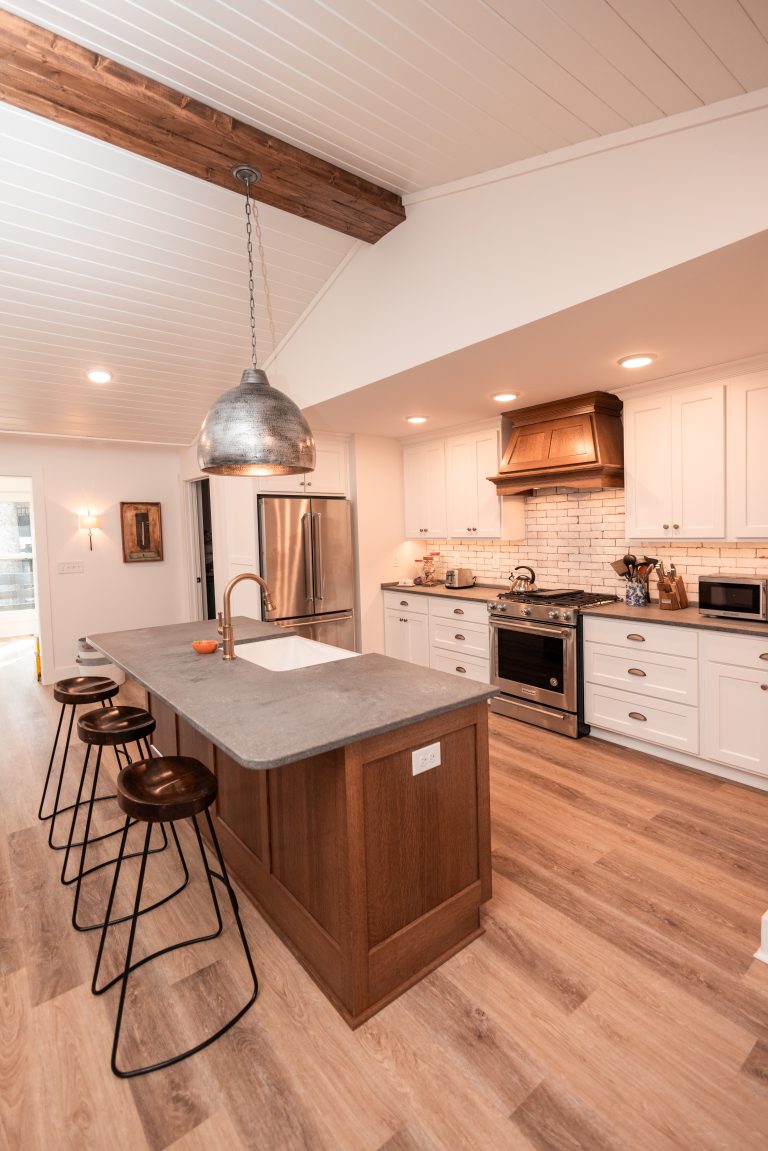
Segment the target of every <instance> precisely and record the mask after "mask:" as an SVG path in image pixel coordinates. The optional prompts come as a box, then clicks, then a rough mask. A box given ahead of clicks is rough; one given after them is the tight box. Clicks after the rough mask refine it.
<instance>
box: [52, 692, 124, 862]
mask: <svg viewBox="0 0 768 1151" xmlns="http://www.w3.org/2000/svg"><path fill="white" fill-rule="evenodd" d="M119 691H120V688H119V687H118V686H117V684H116V683H115V682H114V681H113V680H111V679H107V678H106V677H105V676H96V675H77V676H74V677H73V678H72V679H60V680H58V681H57V682H56V683H55V684H54V685H53V698H54V699H55V700H56V701H57V702H58V703H60V704H61V711H60V712H59V723H58V726H57V728H56V735H55V736H54V740H53V748H52V749H51V758H50V759H49V760H48V771H47V772H46V776H45V783H44V785H43V794H42V796H41V798H40V807H39V808H38V810H37V818H38V819H39V820H42V821H43V822H45V821H46V820H50V827H49V828H48V846H49V847H52V848H53V849H54V851H64V850H65V848H66V846H67V845H66V843H54V842H53V836H54V831H55V828H56V819H57V816H59V815H61V814H62V813H63V812H65V811H72V809H73V807H74V804H71V803H70V804H67V805H66V806H65V807H61V806H60V803H61V791H62V787H63V784H64V776H65V772H66V767H67V755H68V754H69V745H70V740H71V737H72V725H73V724H74V721H75V712H76V711H77V708H78V707H81V706H83V705H85V704H94V703H100V704H101V706H102V707H103V708H106V707H107V706H111V705H112V700H113V698H114V697H115V696H116V695H117V694H118V692H119ZM67 708H70V709H71V710H70V714H69V724H68V725H67V738H66V741H65V743H64V754H63V756H62V759H61V767H60V768H59V778H58V782H57V784H56V795H55V797H54V800H53V809H52V811H50V812H49V813H48V814H47V815H44V814H43V812H44V808H45V800H46V796H47V794H48V787H49V785H50V782H51V775H52V773H53V765H54V761H55V759H56V749H57V747H58V744H59V736H60V735H61V728H62V725H63V723H64V716H65V714H66V710H67ZM114 798H115V795H114V793H113V794H112V795H109V796H107V795H100V796H98V797H97V800H102V799H114Z"/></svg>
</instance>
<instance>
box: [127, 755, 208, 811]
mask: <svg viewBox="0 0 768 1151" xmlns="http://www.w3.org/2000/svg"><path fill="white" fill-rule="evenodd" d="M216 788H217V784H216V776H215V775H214V774H213V772H211V771H209V770H208V768H207V767H205V766H204V765H203V764H202V763H200V761H199V760H197V759H191V758H190V757H189V756H183V755H167V756H164V757H163V758H162V759H142V760H139V761H138V762H137V763H131V764H129V765H128V767H126V768H124V769H123V771H122V772H121V773H120V775H119V776H118V778H117V803H118V806H119V807H121V808H122V810H123V811H124V812H125V814H126V815H129V816H130V817H131V818H132V819H140V820H143V821H145V822H147V823H167V822H169V821H171V820H175V819H187V818H189V817H190V816H192V815H197V814H198V813H199V812H201V811H205V809H206V808H207V807H210V805H211V804H212V803H213V801H214V799H215V798H216Z"/></svg>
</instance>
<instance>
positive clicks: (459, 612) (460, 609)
mask: <svg viewBox="0 0 768 1151" xmlns="http://www.w3.org/2000/svg"><path fill="white" fill-rule="evenodd" d="M453 614H454V615H464V608H463V607H455V608H454V609H453Z"/></svg>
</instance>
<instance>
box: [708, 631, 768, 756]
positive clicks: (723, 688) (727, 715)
mask: <svg viewBox="0 0 768 1151" xmlns="http://www.w3.org/2000/svg"><path fill="white" fill-rule="evenodd" d="M701 640H702V642H701V653H702V664H701V702H702V732H701V735H702V744H701V752H702V755H704V756H705V757H706V758H707V759H711V760H714V762H715V763H724V764H727V765H728V766H729V767H737V768H739V769H740V770H741V771H749V772H753V773H755V774H757V775H763V776H768V637H767V638H766V639H765V640H762V639H757V638H753V637H752V636H728V635H723V634H717V633H715V634H711V635H702V637H701Z"/></svg>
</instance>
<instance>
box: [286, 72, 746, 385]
mask: <svg viewBox="0 0 768 1151" xmlns="http://www.w3.org/2000/svg"><path fill="white" fill-rule="evenodd" d="M760 100H762V101H763V103H765V95H764V94H763V95H761V94H759V93H757V94H753V95H752V96H750V97H743V98H738V99H736V100H731V101H724V102H723V103H721V104H719V105H717V110H716V111H713V109H711V108H710V109H706V110H704V111H702V112H700V113H695V114H694V113H686V114H683V115H681V116H676V117H671V118H669V119H668V120H666V121H663V122H661V124H657V125H653V126H648V127H646V128H645V129H642V130H640V129H633V130H631V131H628V132H625V133H620V134H619V135H618V136H611V137H610V139H609V141H601V142H598V143H597V144H591V145H589V146H587V147H585V148H581V149H579V148H569V149H565V150H563V151H562V152H560V153H553V154H550V155H549V156H547V157H545V158H544V159H543V160H542V161H541V162H540V166H539V167H535V166H534V165H532V164H530V163H528V164H522V165H516V166H513V167H512V168H509V169H503V170H499V171H498V172H496V173H485V174H484V176H483V177H481V178H480V179H481V180H482V182H481V183H477V186H470V187H463V186H462V187H459V188H458V190H457V189H455V188H446V189H436V190H432V191H431V192H427V193H424V194H422V196H420V197H418V198H417V199H418V200H419V202H417V203H411V204H409V205H408V208H407V219H406V221H405V222H404V223H403V224H401V225H400V226H399V227H397V228H395V229H394V231H392V232H390V233H389V234H388V235H387V236H385V237H384V239H382V240H380V241H379V242H378V243H377V244H375V245H373V246H366V245H362V246H361V247H360V248H359V249H358V250H357V251H356V252H355V253H354V255H353V257H352V258H351V259H350V261H349V262H348V263H347V265H346V266H345V267H344V268H343V269H342V271H341V272H340V274H339V275H338V276H337V277H336V279H335V280H334V281H333V283H332V284H331V285H330V286H329V288H328V290H327V291H326V292H325V294H324V295H323V296H322V297H321V298H320V299H319V300H318V301H317V302H316V304H315V305H314V307H313V308H312V309H311V310H310V312H309V313H308V314H307V315H306V316H305V318H304V319H303V320H302V321H301V322H300V324H299V325H298V326H297V328H296V329H295V330H294V332H293V333H292V334H291V336H289V338H288V340H287V342H286V344H285V345H284V346H283V348H281V351H280V356H279V360H278V361H277V362H276V363H275V365H274V367H273V369H272V375H273V377H274V382H275V384H276V385H277V386H278V387H280V386H283V387H284V386H285V383H284V381H285V380H287V381H290V382H291V387H292V394H293V395H294V397H295V398H296V399H297V401H298V402H299V403H301V404H303V405H306V404H310V403H319V402H320V401H322V400H324V399H327V398H329V397H331V396H334V395H339V394H341V393H343V392H346V391H349V390H351V389H353V388H359V387H362V386H364V385H366V384H369V383H372V382H374V381H376V380H380V379H384V378H386V377H388V376H390V375H392V374H394V373H396V372H400V371H404V370H406V369H408V368H411V367H413V366H414V365H417V364H421V363H424V362H425V361H428V360H432V359H434V358H436V357H437V356H442V355H445V354H447V353H450V352H452V351H455V350H457V349H458V348H463V347H466V346H468V345H471V344H475V343H477V342H478V341H480V340H485V339H489V338H490V337H493V336H496V335H499V334H500V333H502V332H507V331H511V330H512V329H514V328H517V327H519V326H521V325H522V324H526V323H530V322H531V321H533V320H536V319H539V318H541V317H543V316H547V315H551V314H552V313H554V312H557V311H560V310H561V309H563V308H567V307H570V306H572V305H574V304H577V303H580V302H582V301H584V300H587V299H592V298H593V297H595V296H598V295H601V294H602V293H604V292H609V291H612V290H614V289H616V288H619V287H621V286H623V285H625V284H628V283H631V282H632V281H634V280H639V279H642V278H643V277H645V276H649V275H652V274H654V273H656V272H660V271H663V270H664V269H666V268H669V267H672V266H674V265H676V264H679V263H682V262H683V261H686V260H690V259H693V258H695V257H697V256H701V255H703V254H705V253H707V252H710V251H713V250H714V249H716V248H719V247H722V246H724V245H726V244H730V243H733V242H735V241H737V240H741V239H744V238H745V237H746V236H749V235H753V234H755V233H757V232H759V231H762V230H763V229H765V228H768V196H766V195H765V189H766V187H767V186H768V148H766V147H765V141H766V139H768V108H766V107H759V106H756V105H759V102H760ZM715 115H718V116H720V117H722V118H721V119H719V120H712V118H713V117H714V116H715ZM707 117H708V118H709V119H710V121H712V122H707ZM699 121H703V122H699ZM687 125H690V126H687ZM642 134H644V135H645V136H646V137H647V138H642V139H638V136H640V135H642ZM585 150H586V151H589V154H586V155H584V154H583V152H584V151H585ZM471 183H472V182H471V181H465V184H471ZM430 197H432V198H430ZM413 199H414V197H411V200H413ZM319 348H321V349H322V355H318V349H319ZM278 373H279V374H278ZM301 381H306V383H305V384H303V385H302V384H301Z"/></svg>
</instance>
